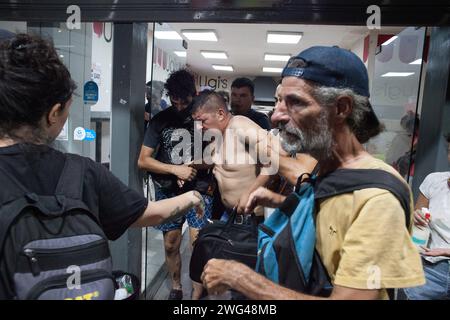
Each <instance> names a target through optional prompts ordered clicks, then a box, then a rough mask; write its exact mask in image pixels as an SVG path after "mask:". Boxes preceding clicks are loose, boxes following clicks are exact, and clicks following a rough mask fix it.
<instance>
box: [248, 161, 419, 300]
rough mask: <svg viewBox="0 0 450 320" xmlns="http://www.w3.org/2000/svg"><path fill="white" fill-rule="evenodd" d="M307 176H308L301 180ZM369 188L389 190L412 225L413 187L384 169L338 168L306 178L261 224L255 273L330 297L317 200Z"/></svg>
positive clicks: (286, 285)
mask: <svg viewBox="0 0 450 320" xmlns="http://www.w3.org/2000/svg"><path fill="white" fill-rule="evenodd" d="M304 175H306V176H307V178H306V179H305V180H304V181H303V182H301V181H302V178H303V176H304ZM366 188H380V189H386V190H388V191H390V192H391V193H392V194H393V195H394V196H395V197H396V198H397V199H398V200H399V201H400V203H401V205H402V207H403V210H404V212H405V216H406V222H407V225H408V224H409V220H410V219H409V217H410V207H409V206H410V205H409V199H410V198H409V189H408V187H407V186H406V185H405V184H404V183H403V182H401V181H400V180H399V179H398V178H397V177H395V176H393V175H392V174H390V173H388V172H386V171H383V170H378V169H338V170H336V171H334V172H332V173H330V174H328V175H326V176H324V177H317V175H316V174H315V173H314V172H313V173H312V174H311V175H309V174H302V175H301V176H300V177H299V179H298V181H297V186H296V190H295V192H293V193H292V194H290V195H289V196H288V197H287V198H286V200H285V201H284V202H283V204H282V205H281V206H280V208H278V209H276V210H275V211H274V212H273V213H272V215H270V217H269V218H268V219H266V221H265V222H264V223H263V224H260V225H259V232H258V259H257V263H256V271H257V272H259V273H260V274H262V275H264V276H265V277H266V278H268V279H270V280H272V281H273V282H275V283H278V284H280V285H282V286H284V287H287V288H290V289H292V290H295V291H298V292H302V293H306V294H312V295H318V296H328V295H329V294H330V293H331V289H332V286H331V281H330V278H329V276H328V273H327V271H326V269H325V267H324V266H323V264H322V261H321V259H320V256H319V254H318V253H317V251H316V249H315V245H316V228H315V215H316V213H317V212H318V211H319V210H318V208H317V206H316V205H317V200H322V199H326V198H330V197H334V196H337V195H340V194H344V193H349V192H353V191H355V190H361V189H366Z"/></svg>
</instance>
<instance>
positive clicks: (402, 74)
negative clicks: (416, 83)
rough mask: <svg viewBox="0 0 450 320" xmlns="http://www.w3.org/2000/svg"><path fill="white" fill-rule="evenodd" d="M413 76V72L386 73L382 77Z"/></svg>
mask: <svg viewBox="0 0 450 320" xmlns="http://www.w3.org/2000/svg"><path fill="white" fill-rule="evenodd" d="M413 74H414V72H386V73H385V74H383V75H382V77H409V76H412V75H413Z"/></svg>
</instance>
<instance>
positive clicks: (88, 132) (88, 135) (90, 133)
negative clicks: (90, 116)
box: [84, 129, 96, 141]
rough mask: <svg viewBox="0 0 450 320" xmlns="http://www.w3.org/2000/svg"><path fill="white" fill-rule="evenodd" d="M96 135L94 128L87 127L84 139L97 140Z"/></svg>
mask: <svg viewBox="0 0 450 320" xmlns="http://www.w3.org/2000/svg"><path fill="white" fill-rule="evenodd" d="M95 137H96V133H95V131H94V130H89V129H86V137H85V138H84V140H86V141H92V140H95Z"/></svg>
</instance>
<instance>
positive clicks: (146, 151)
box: [138, 69, 212, 300]
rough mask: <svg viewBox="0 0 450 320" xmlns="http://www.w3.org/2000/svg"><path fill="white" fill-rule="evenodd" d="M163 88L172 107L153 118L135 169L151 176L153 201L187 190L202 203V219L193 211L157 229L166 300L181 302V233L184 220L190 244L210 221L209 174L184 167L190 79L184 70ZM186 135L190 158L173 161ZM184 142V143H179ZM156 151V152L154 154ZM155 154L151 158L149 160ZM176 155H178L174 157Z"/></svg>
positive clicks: (192, 91) (190, 129) (197, 290)
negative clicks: (167, 285)
mask: <svg viewBox="0 0 450 320" xmlns="http://www.w3.org/2000/svg"><path fill="white" fill-rule="evenodd" d="M164 88H165V89H166V91H167V94H168V96H169V98H170V101H171V104H172V106H171V107H169V108H167V109H164V110H163V111H161V112H159V113H158V114H156V115H155V117H153V118H152V119H151V121H150V123H149V125H148V127H147V131H146V132H145V137H144V142H143V144H142V148H141V153H140V155H139V160H138V166H139V168H141V169H144V170H147V171H148V172H150V173H151V175H152V179H153V182H154V184H155V195H156V199H157V200H160V199H167V198H172V197H174V196H176V195H178V194H179V193H180V192H185V191H187V190H197V191H199V192H200V193H201V194H202V196H203V199H204V201H205V203H206V211H205V215H204V217H203V218H202V219H198V218H197V217H196V214H195V211H192V212H190V213H189V214H188V215H187V216H186V217H182V218H180V219H179V220H177V221H172V222H171V223H168V224H162V225H159V226H157V227H156V228H157V229H158V230H161V231H162V232H163V237H164V249H165V253H166V263H167V267H168V269H169V274H170V277H171V278H172V290H171V292H170V294H169V300H181V299H182V298H183V291H182V288H181V279H180V278H181V255H180V244H181V238H182V236H181V229H182V226H183V224H184V222H185V221H186V220H187V222H188V225H189V227H190V228H189V231H190V236H191V243H192V242H193V241H194V240H195V238H196V237H197V234H198V231H199V230H200V229H201V228H203V227H204V226H205V225H206V224H207V223H208V219H209V218H210V217H211V207H212V198H211V196H210V195H211V191H212V190H211V188H210V185H211V179H212V175H211V174H210V172H209V170H198V171H197V170H196V169H194V168H193V167H192V166H190V165H188V164H186V163H187V162H190V161H191V160H192V157H191V156H192V155H194V152H192V151H193V148H192V146H193V142H194V140H193V139H194V120H193V119H192V104H193V98H194V96H195V95H196V88H195V80H194V76H193V75H192V74H191V73H190V72H189V71H187V70H185V69H181V70H178V71H174V72H173V73H171V74H170V76H169V78H168V79H167V81H166V83H165V85H164ZM180 130H181V131H180ZM183 130H184V132H186V133H188V135H189V138H188V140H189V141H188V144H190V146H189V148H188V149H189V150H191V152H190V154H185V153H184V152H183V154H181V157H179V158H178V157H175V156H174V153H177V152H174V150H176V149H175V148H177V145H179V144H180V139H179V138H181V136H182V134H181V133H180V132H182V131H183ZM182 142H185V141H184V140H182V141H181V143H182ZM156 150H157V151H156ZM155 154H156V156H155V157H153V156H154V155H155ZM177 155H178V154H177ZM193 287H194V290H193V292H192V298H193V299H199V298H200V296H201V293H202V290H203V289H202V286H201V284H196V283H194V284H193Z"/></svg>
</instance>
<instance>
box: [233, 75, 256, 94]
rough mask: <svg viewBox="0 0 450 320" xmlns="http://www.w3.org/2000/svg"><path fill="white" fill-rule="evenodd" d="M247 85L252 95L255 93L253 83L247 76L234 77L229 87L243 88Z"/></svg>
mask: <svg viewBox="0 0 450 320" xmlns="http://www.w3.org/2000/svg"><path fill="white" fill-rule="evenodd" d="M243 87H247V88H249V89H250V92H251V93H252V96H253V95H255V85H254V84H253V81H252V80H250V79H249V78H236V79H235V80H234V81H233V83H232V84H231V88H243Z"/></svg>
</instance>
